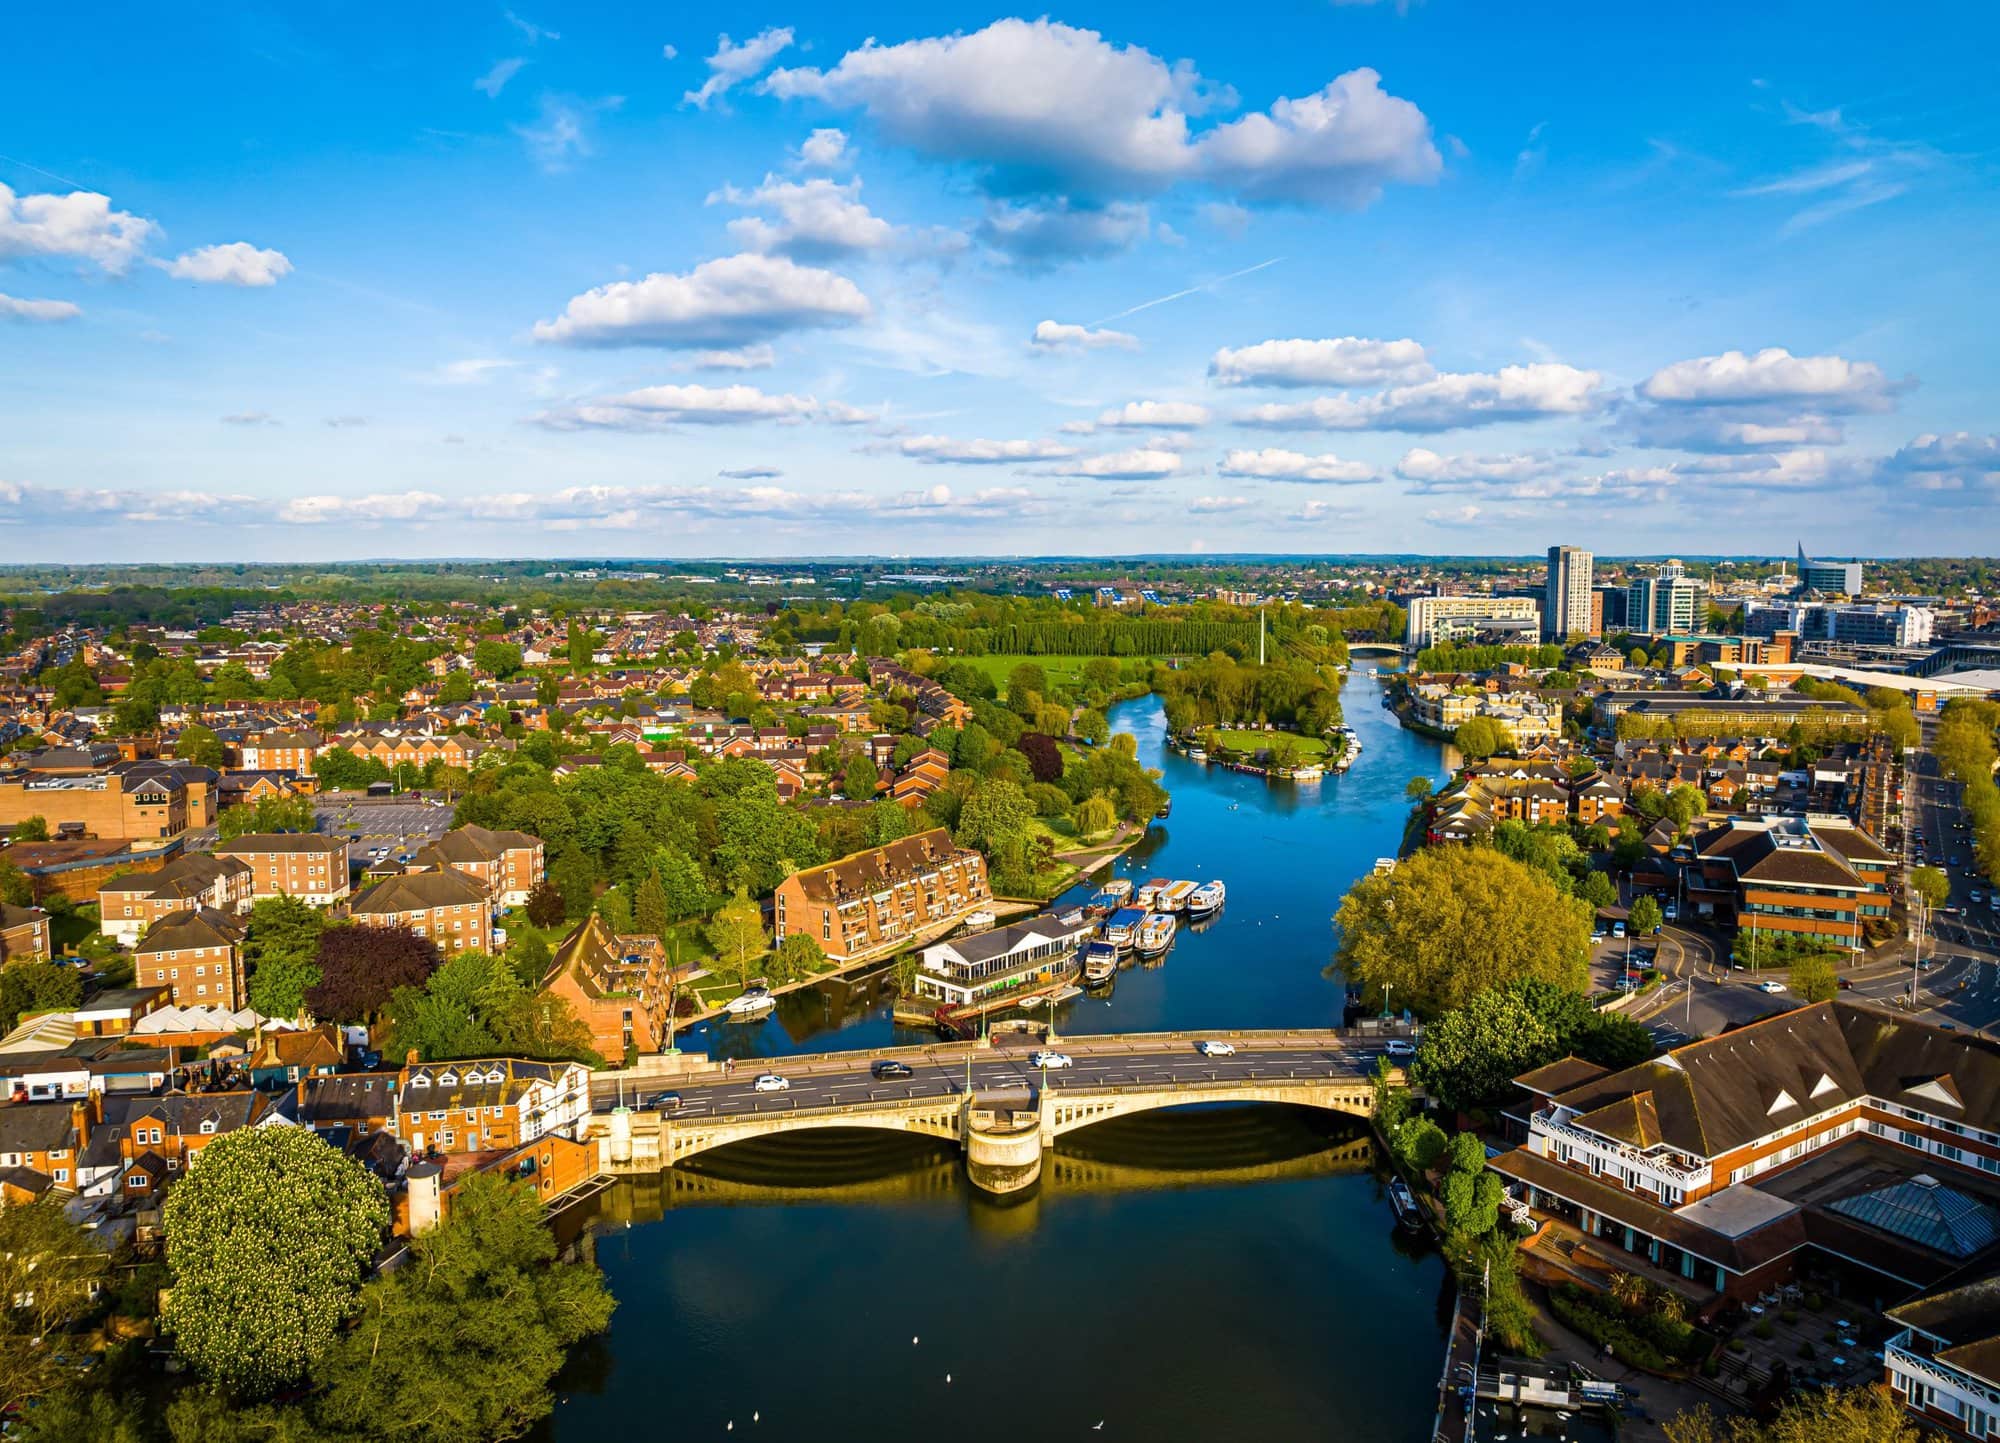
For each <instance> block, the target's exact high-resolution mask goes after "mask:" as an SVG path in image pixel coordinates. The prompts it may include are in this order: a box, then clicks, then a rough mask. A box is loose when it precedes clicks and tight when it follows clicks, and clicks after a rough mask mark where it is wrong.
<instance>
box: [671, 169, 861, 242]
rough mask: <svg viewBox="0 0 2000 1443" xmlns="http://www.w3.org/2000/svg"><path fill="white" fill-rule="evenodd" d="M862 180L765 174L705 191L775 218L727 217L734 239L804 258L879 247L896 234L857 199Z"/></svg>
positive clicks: (713, 200) (714, 199)
mask: <svg viewBox="0 0 2000 1443" xmlns="http://www.w3.org/2000/svg"><path fill="white" fill-rule="evenodd" d="M860 195H861V180H860V178H859V177H858V176H857V177H856V178H854V179H852V180H848V181H834V180H828V179H826V178H825V177H824V176H815V177H813V178H812V179H811V180H805V181H789V180H780V179H779V178H778V177H776V176H774V175H767V176H765V177H764V183H763V184H762V185H760V186H758V187H757V188H756V189H755V190H738V189H737V188H736V187H735V186H733V185H731V186H724V187H723V188H722V189H721V190H718V191H716V192H714V193H713V194H711V195H710V196H709V197H708V204H710V205H714V204H716V203H717V202H718V201H721V202H727V203H728V204H730V205H736V206H743V207H746V208H755V209H760V210H768V211H771V212H772V213H773V214H774V215H775V216H776V217H777V219H776V221H775V222H773V221H767V220H765V219H763V218H762V217H761V216H743V217H741V218H740V219H737V220H733V221H731V222H730V223H729V234H730V236H731V237H732V238H734V239H735V241H736V242H737V244H739V245H741V246H744V247H746V248H747V249H750V250H753V251H767V252H776V253H778V254H781V255H791V256H800V257H805V258H808V259H813V258H825V257H830V256H838V255H844V254H847V253H849V252H853V251H872V250H880V249H881V248H882V247H884V246H886V245H888V244H889V243H890V242H891V241H893V240H894V239H895V238H896V228H895V227H894V226H892V225H890V224H889V223H888V222H887V221H885V220H883V219H882V218H881V217H880V216H878V215H875V214H874V213H873V212H871V211H870V210H869V209H868V207H867V206H865V205H863V204H862V203H861V201H860V198H859V197H860Z"/></svg>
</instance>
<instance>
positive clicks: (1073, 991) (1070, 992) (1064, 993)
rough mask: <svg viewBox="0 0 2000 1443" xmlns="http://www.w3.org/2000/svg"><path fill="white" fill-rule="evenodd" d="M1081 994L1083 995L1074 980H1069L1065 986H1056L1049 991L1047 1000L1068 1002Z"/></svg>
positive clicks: (1052, 1002)
mask: <svg viewBox="0 0 2000 1443" xmlns="http://www.w3.org/2000/svg"><path fill="white" fill-rule="evenodd" d="M1081 996H1083V989H1082V988H1081V987H1079V986H1077V985H1076V984H1075V983H1074V982H1071V983H1069V984H1068V985H1067V986H1064V987H1058V988H1056V990H1055V991H1053V992H1051V993H1050V994H1049V1001H1050V1003H1051V1004H1054V1003H1058V1002H1068V1001H1069V1000H1070V999H1072V998H1075V997H1081Z"/></svg>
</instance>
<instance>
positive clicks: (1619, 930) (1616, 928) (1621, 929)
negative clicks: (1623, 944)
mask: <svg viewBox="0 0 2000 1443" xmlns="http://www.w3.org/2000/svg"><path fill="white" fill-rule="evenodd" d="M1611 935H1612V936H1614V937H1623V936H1624V935H1625V924H1624V923H1623V922H1613V923H1612V924H1611Z"/></svg>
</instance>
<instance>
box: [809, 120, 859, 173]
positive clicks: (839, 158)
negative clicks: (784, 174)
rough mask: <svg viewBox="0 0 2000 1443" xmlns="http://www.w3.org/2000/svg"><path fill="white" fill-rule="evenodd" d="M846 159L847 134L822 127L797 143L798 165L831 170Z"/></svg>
mask: <svg viewBox="0 0 2000 1443" xmlns="http://www.w3.org/2000/svg"><path fill="white" fill-rule="evenodd" d="M846 159H847V132H846V131H844V130H838V129H835V128H834V127H832V126H822V127H821V128H820V129H818V130H815V131H814V132H813V133H812V134H811V135H808V136H807V137H806V138H805V139H804V140H803V141H801V142H800V143H799V164H800V165H806V166H811V167H813V168H814V169H816V170H832V169H833V168H834V167H836V166H838V165H840V164H842V163H843V162H845V161H846Z"/></svg>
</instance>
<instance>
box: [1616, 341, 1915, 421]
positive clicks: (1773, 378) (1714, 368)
mask: <svg viewBox="0 0 2000 1443" xmlns="http://www.w3.org/2000/svg"><path fill="white" fill-rule="evenodd" d="M1895 390H1896V387H1895V386H1894V385H1892V384H1891V383H1890V381H1889V378H1888V377H1887V376H1885V375H1884V374H1883V373H1882V368H1881V367H1879V366H1877V365H1875V364H1873V363H1872V362H1869V361H1850V360H1848V359H1846V358H1845V357H1843V356H1794V355H1793V354H1792V353H1791V352H1790V351H1788V350H1786V349H1785V348H1784V347H1783V346H1767V347H1766V348H1765V349H1763V350H1761V351H1759V352H1757V353H1756V354H1755V355H1747V354H1745V353H1744V352H1742V351H1724V352H1723V353H1722V354H1721V355H1719V356H1698V357H1696V358H1695V359H1693V360H1690V361H1676V362H1674V364H1672V365H1671V366H1665V367H1662V368H1661V369H1660V370H1657V371H1655V372H1654V373H1653V374H1652V375H1651V376H1649V377H1647V378H1646V380H1645V381H1643V382H1642V383H1640V386H1639V394H1640V395H1641V396H1643V397H1644V398H1645V399H1646V400H1649V401H1657V402H1660V403H1662V404H1665V405H1675V406H1687V405H1694V406H1740V405H1769V404H1772V403H1774V402H1781V403H1792V404H1802V405H1807V406H1810V407H1811V408H1813V409H1815V410H1819V411H1836V410H1838V411H1877V410H1882V409H1885V408H1886V406H1887V405H1888V404H1889V401H1890V399H1891V397H1892V396H1893V395H1894V393H1895Z"/></svg>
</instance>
